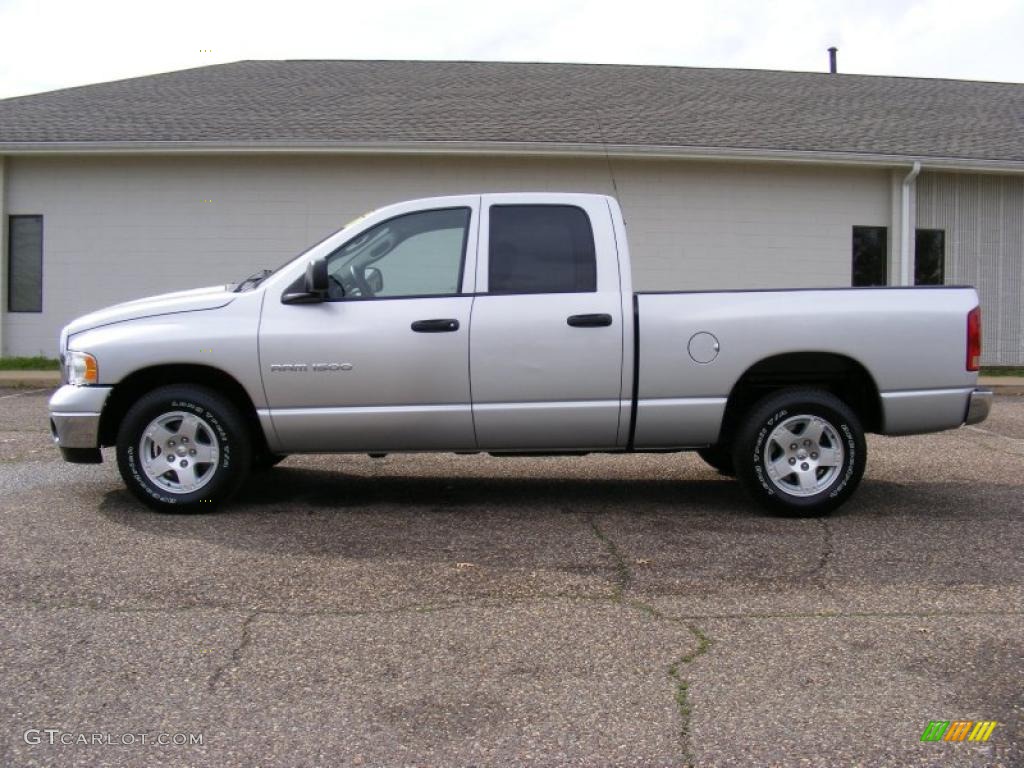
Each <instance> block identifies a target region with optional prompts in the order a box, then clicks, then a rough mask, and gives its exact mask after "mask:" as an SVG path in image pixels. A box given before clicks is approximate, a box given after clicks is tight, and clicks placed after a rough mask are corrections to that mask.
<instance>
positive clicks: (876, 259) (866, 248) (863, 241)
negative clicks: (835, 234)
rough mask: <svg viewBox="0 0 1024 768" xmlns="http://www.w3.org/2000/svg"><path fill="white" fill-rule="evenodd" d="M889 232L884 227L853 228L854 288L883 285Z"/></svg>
mask: <svg viewBox="0 0 1024 768" xmlns="http://www.w3.org/2000/svg"><path fill="white" fill-rule="evenodd" d="M888 254H889V230H888V229H887V228H886V227H854V228H853V279H852V281H851V284H852V285H853V286H854V287H867V286H872V285H885V284H886V283H888V282H889V281H888V280H887V279H886V277H887V274H888V271H889V257H888Z"/></svg>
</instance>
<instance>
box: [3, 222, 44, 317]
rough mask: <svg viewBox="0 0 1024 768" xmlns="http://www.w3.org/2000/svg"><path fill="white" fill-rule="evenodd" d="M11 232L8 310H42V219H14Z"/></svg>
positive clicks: (9, 241) (9, 240)
mask: <svg viewBox="0 0 1024 768" xmlns="http://www.w3.org/2000/svg"><path fill="white" fill-rule="evenodd" d="M9 224H10V226H9V229H8V234H9V235H10V237H9V238H8V243H9V246H8V248H9V251H8V259H7V269H8V272H7V286H8V288H7V309H8V311H9V312H42V311H43V217H42V216H11V217H10V222H9Z"/></svg>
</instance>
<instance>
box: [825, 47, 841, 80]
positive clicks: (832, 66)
mask: <svg viewBox="0 0 1024 768" xmlns="http://www.w3.org/2000/svg"><path fill="white" fill-rule="evenodd" d="M838 51H839V49H838V48H836V47H835V46H834V45H833V46H832V47H831V48H829V49H828V71H829V72H831V73H832V74H833V75H834V74H835V73H836V53H837V52H838Z"/></svg>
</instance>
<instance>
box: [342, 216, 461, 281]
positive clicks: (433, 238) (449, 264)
mask: <svg viewBox="0 0 1024 768" xmlns="http://www.w3.org/2000/svg"><path fill="white" fill-rule="evenodd" d="M469 215H470V209H469V208H445V209H441V210H436V211H418V212H416V213H408V214H405V215H404V216H396V217H395V218H393V219H389V220H388V221H385V222H383V223H381V224H378V225H377V226H376V227H373V228H372V229H370V230H368V231H366V232H364V233H363V234H361V235H359V236H358V237H356V239H354V240H350V241H349V242H348V243H346V244H345V245H343V246H342V247H341V248H339V249H338V250H336V251H335V252H334V253H332V254H331V255H330V256H329V257H328V258H327V274H328V277H329V280H328V282H329V285H330V288H329V295H330V297H331V298H332V299H342V298H348V299H352V298H372V297H375V296H379V297H393V296H451V295H454V294H457V293H459V283H460V281H461V279H462V260H463V256H464V254H465V251H466V233H467V230H468V229H469Z"/></svg>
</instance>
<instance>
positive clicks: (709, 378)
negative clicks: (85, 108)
mask: <svg viewBox="0 0 1024 768" xmlns="http://www.w3.org/2000/svg"><path fill="white" fill-rule="evenodd" d="M633 269H634V266H633V265H632V264H631V262H630V254H629V248H628V245H627V239H626V228H625V224H624V221H623V218H622V213H621V211H620V209H619V205H618V203H617V202H616V201H615V200H614V199H612V198H609V197H605V196H600V195H589V194H550V193H539V194H483V195H466V196H459V197H442V198H433V199H426V200H416V201H410V202H404V203H399V204H397V205H392V206H388V207H385V208H382V209H380V210H377V211H375V212H373V213H371V214H368V215H367V216H365V217H363V218H361V219H358V220H356V221H355V222H353V223H351V224H350V225H348V226H346V227H345V228H344V229H342V230H340V231H339V232H337V233H335V234H333V235H331V236H330V237H328V238H327V239H325V240H324V241H322V242H321V243H319V244H317V245H315V246H313V247H312V248H310V249H309V250H308V251H306V252H305V253H303V254H302V255H301V256H299V257H297V258H295V259H293V260H292V261H290V262H289V263H287V264H285V265H284V266H283V267H281V268H280V269H278V270H276V271H274V272H266V271H265V272H262V273H259V274H257V275H255V276H253V277H252V278H248V279H246V280H245V281H242V282H241V283H239V284H231V285H227V286H216V287H211V288H203V289H199V290H193V291H182V292H179V293H170V294H166V295H162V296H156V297H152V298H147V299H141V300H139V301H132V302H128V303H125V304H119V305H117V306H114V307H110V308H108V309H103V310H100V311H98V312H94V313H92V314H89V315H86V316H84V317H80V318H78V319H76V320H75V321H73V322H72V323H70V324H69V325H68V326H67V327H66V328H65V329H64V330H63V332H62V334H61V338H60V354H61V360H62V362H63V369H64V378H65V381H66V382H67V383H66V384H65V385H64V386H62V387H61V388H60V389H59V390H58V391H57V392H56V393H55V394H54V396H53V398H52V399H51V401H50V420H51V428H52V432H53V435H54V440H55V442H56V444H57V445H58V447H59V448H60V450H61V451H62V453H63V456H64V458H65V459H67V460H68V461H75V462H99V461H101V460H102V459H101V452H100V448H101V447H102V446H116V452H117V461H118V465H119V468H120V471H121V474H122V476H123V478H124V481H125V483H126V484H127V486H128V488H129V489H130V490H131V491H132V492H133V493H134V494H135V495H136V496H137V497H138V498H139V499H141V500H142V501H144V502H145V503H147V504H149V505H150V506H152V507H155V508H156V509H159V510H165V511H199V510H206V509H210V508H211V507H213V506H215V505H216V504H218V503H222V502H224V501H226V500H227V499H228V498H230V496H231V495H232V494H233V493H234V492H235V491H236V490H237V489H238V488H239V486H240V485H241V484H242V483H243V482H244V480H245V478H246V476H247V474H248V473H249V472H250V471H251V470H253V469H266V468H269V467H270V466H272V465H273V464H275V463H276V462H277V461H279V460H280V459H281V458H283V457H284V456H286V455H288V454H293V453H310V452H314V453H328V452H359V453H370V454H375V455H376V454H382V453H388V452H399V451H452V452H459V453H461V452H477V451H483V452H490V453H493V454H498V455H515V454H525V453H528V454H538V453H540V454H571V455H578V454H583V453H591V452H608V453H627V452H633V451H682V450H697V451H699V452H700V454H701V455H702V456H703V457H704V458H705V459H706V460H707V461H708V462H709V463H710V464H712V465H713V466H714V467H716V468H718V469H719V470H720V471H721V472H723V473H724V474H728V475H732V474H735V475H736V476H737V477H738V479H739V480H740V481H741V483H742V484H743V486H744V487H745V488H746V490H747V491H748V492H749V493H750V494H751V495H752V496H753V497H754V498H755V499H756V500H758V501H760V502H761V503H762V504H763V505H765V506H766V507H767V508H768V509H769V510H772V511H774V512H777V513H782V514H796V515H811V514H821V513H824V512H827V511H829V510H831V509H834V508H835V507H837V506H838V505H839V504H841V503H842V502H843V501H845V500H846V499H847V498H848V497H849V496H850V495H851V494H852V493H853V491H854V489H855V488H856V486H857V484H858V483H859V482H860V479H861V476H862V475H863V472H864V464H865V460H866V446H865V437H864V436H865V433H867V432H874V433H880V434H885V435H908V434H916V433H923V432H935V431H938V430H945V429H951V428H955V427H959V426H960V425H962V424H964V423H975V422H978V421H981V420H983V419H984V418H985V417H986V416H987V414H988V411H989V408H990V404H991V399H992V395H991V393H990V392H988V391H985V390H981V389H978V388H977V386H976V385H977V370H978V364H979V359H980V334H981V329H980V322H981V321H980V310H979V307H978V296H977V294H976V293H975V291H974V290H973V289H971V288H962V287H936V288H888V289H821V290H817V289H811V290H806V289H799V290H760V291H701V292H687V291H672V292H640V293H634V291H633V287H632V279H633V271H632V270H633ZM453 466H454V465H453ZM680 494H685V488H683V487H681V488H680Z"/></svg>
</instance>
